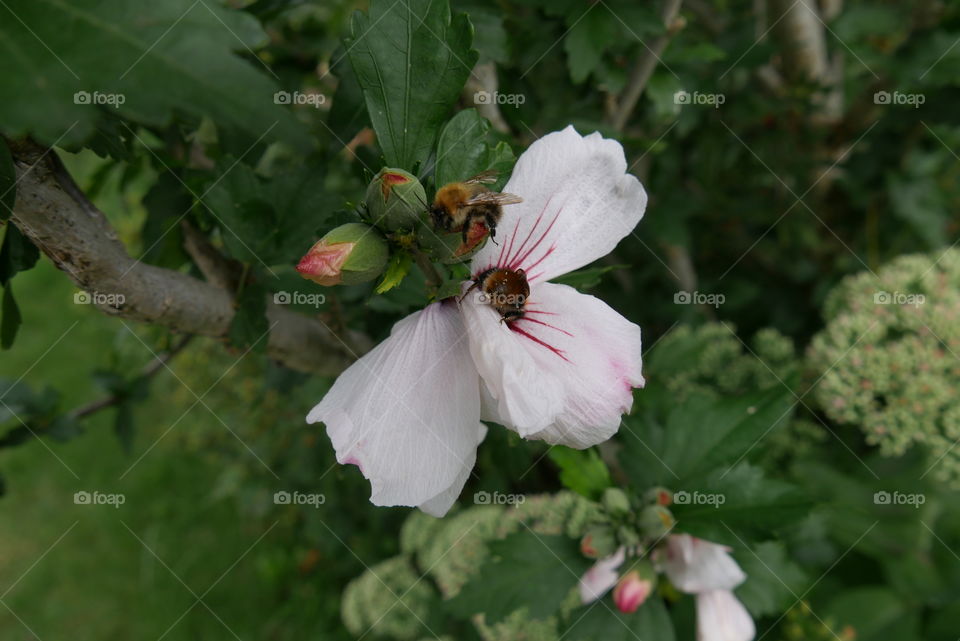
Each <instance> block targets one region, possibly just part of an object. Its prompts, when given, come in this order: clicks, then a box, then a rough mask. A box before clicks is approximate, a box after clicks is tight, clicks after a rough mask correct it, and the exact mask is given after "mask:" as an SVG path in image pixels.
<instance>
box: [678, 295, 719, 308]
mask: <svg viewBox="0 0 960 641" xmlns="http://www.w3.org/2000/svg"><path fill="white" fill-rule="evenodd" d="M725 302H727V297H726V296H724V295H723V294H707V293H704V292H684V291H679V292H676V293H675V294H674V295H673V304H674V305H710V306H711V307H713V308H715V309H716V308H718V307H720V306H721V305H723V304H724V303H725Z"/></svg>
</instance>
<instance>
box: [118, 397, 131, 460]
mask: <svg viewBox="0 0 960 641" xmlns="http://www.w3.org/2000/svg"><path fill="white" fill-rule="evenodd" d="M113 433H114V435H115V436H116V437H117V440H118V441H120V447H122V448H123V452H124V454H130V453H131V452H132V451H133V435H134V422H133V404H132V403H130V402H129V401H125V402H121V403H120V404H119V405H117V414H116V416H115V417H114V419H113Z"/></svg>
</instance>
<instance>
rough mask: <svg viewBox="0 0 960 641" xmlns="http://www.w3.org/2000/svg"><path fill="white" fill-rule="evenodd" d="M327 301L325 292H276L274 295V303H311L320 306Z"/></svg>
mask: <svg viewBox="0 0 960 641" xmlns="http://www.w3.org/2000/svg"><path fill="white" fill-rule="evenodd" d="M326 302H327V297H326V296H324V295H323V294H304V293H303V292H276V293H275V294H274V295H273V303H274V305H309V306H311V307H320V306H321V305H323V304H324V303H326Z"/></svg>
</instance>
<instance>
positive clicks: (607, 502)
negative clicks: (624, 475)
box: [603, 487, 630, 515]
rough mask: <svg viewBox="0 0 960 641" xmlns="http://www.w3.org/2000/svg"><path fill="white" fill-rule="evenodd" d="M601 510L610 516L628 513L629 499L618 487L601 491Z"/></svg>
mask: <svg viewBox="0 0 960 641" xmlns="http://www.w3.org/2000/svg"><path fill="white" fill-rule="evenodd" d="M603 508H604V509H605V510H606V511H607V512H608V513H609V514H611V515H623V514H629V513H630V497H628V496H627V493H626V492H624V491H623V490H621V489H620V488H619V487H608V488H607V489H605V490H604V491H603Z"/></svg>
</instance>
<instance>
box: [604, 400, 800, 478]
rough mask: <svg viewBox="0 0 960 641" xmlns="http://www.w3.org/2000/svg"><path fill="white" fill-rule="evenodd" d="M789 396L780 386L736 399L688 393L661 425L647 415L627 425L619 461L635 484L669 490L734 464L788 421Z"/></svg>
mask: <svg viewBox="0 0 960 641" xmlns="http://www.w3.org/2000/svg"><path fill="white" fill-rule="evenodd" d="M792 400H793V395H792V394H791V393H790V391H789V390H787V389H786V388H784V387H783V386H777V387H775V388H772V389H770V390H767V391H764V392H757V393H753V394H747V395H744V396H741V397H732V398H720V399H711V398H709V397H707V396H705V395H702V394H694V395H692V396H691V397H690V398H689V399H688V400H687V402H685V403H683V404H680V405H674V406H672V407H671V409H670V411H669V414H668V416H667V417H666V420H665V421H664V422H661V420H660V419H659V418H658V417H655V416H651V415H646V416H645V415H642V414H641V415H638V416H634V417H631V419H629V420H628V421H627V426H628V430H629V431H630V432H632V435H631V436H624V437H623V438H622V440H623V442H624V446H625V447H624V449H623V451H622V453H621V461H622V462H623V465H624V469H625V470H626V471H627V473H628V474H631V475H632V473H633V472H636V473H637V476H635V477H634V478H636V479H637V480H638V485H643V484H644V483H643V482H644V481H651V480H652V481H653V483H651V484H662V485H667V486H675V485H676V484H677V481H678V480H684V479H689V478H691V477H694V476H696V475H702V474H705V473H708V472H710V471H711V470H713V469H715V468H717V467H719V466H723V465H727V466H729V465H732V464H734V463H735V462H736V461H737V460H738V459H739V458H740V457H741V456H744V455H746V454H748V453H749V452H750V451H753V450H756V448H755V446H756V445H757V444H758V442H760V441H762V439H763V438H766V437H767V436H769V434H770V433H771V432H773V431H774V430H776V429H777V428H779V427H782V426H783V425H786V423H787V422H788V421H789V419H790V417H791V415H792V413H793V407H794V404H793V403H792V402H791V401H792Z"/></svg>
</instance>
